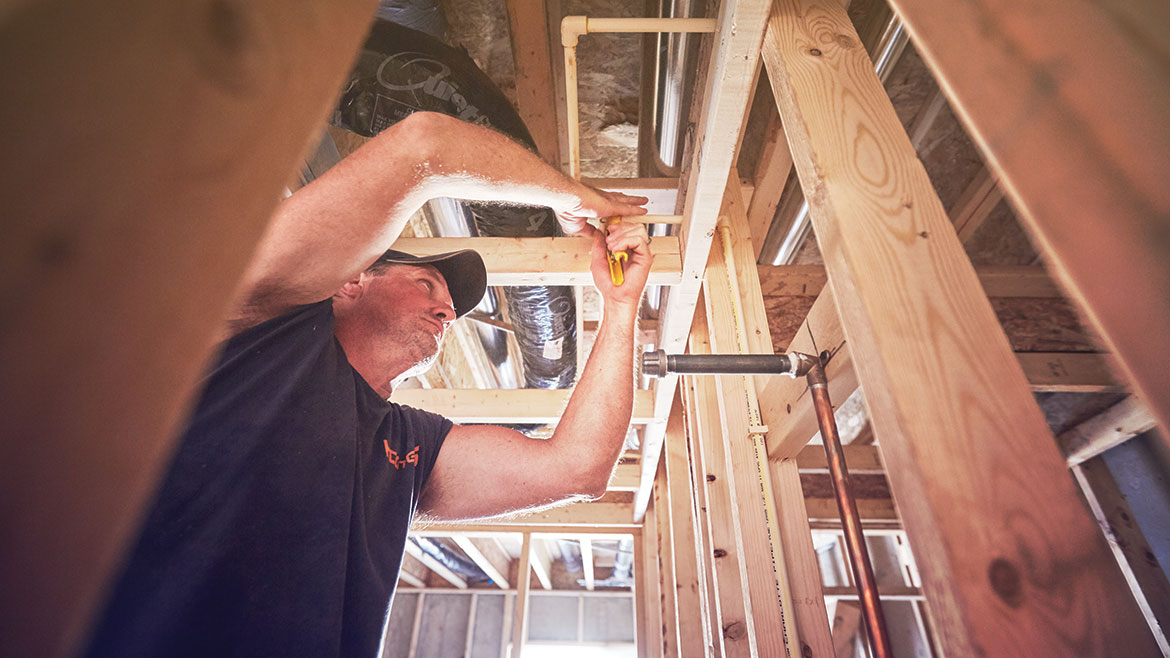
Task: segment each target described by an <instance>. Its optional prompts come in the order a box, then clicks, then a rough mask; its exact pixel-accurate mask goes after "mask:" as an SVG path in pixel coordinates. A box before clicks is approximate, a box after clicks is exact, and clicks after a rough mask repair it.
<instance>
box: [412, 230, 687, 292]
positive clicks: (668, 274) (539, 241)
mask: <svg viewBox="0 0 1170 658" xmlns="http://www.w3.org/2000/svg"><path fill="white" fill-rule="evenodd" d="M394 248H395V249H399V250H401V251H405V252H407V253H410V254H414V255H416V256H430V255H434V254H441V253H445V252H448V251H458V250H460V249H475V250H476V251H478V252H479V254H480V255H481V256H483V261H484V265H486V266H487V272H488V279H487V283H488V285H489V286H532V285H573V286H585V285H593V275H592V274H591V273H590V272H589V263H590V260H589V259H590V256H589V252H590V249H591V248H592V243H591V242H590V241H589V240H585V239H582V238H580V237H568V238H399V239H398V241H396V242H395V243H394ZM650 250H651V251H652V252H653V253H654V265H653V266H652V267H651V270H650V279H649V285H665V286H669V285H675V284H677V283H678V282H679V279H680V274H679V271H680V267H681V264H680V263H681V261H680V256H679V248H678V240H676V239H674V238H671V237H668V236H660V237H659V238H658V239H656V240H654V243H653V244H652V245H651V246H650Z"/></svg>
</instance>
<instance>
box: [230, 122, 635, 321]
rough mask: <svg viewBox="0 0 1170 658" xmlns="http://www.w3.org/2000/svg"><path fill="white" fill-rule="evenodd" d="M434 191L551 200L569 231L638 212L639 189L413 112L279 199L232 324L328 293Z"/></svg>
mask: <svg viewBox="0 0 1170 658" xmlns="http://www.w3.org/2000/svg"><path fill="white" fill-rule="evenodd" d="M438 196H446V197H454V198H462V199H474V200H481V201H504V202H513V203H521V204H526V205H538V206H548V207H550V208H552V209H553V210H554V211H555V212H556V213H557V217H558V219H559V220H560V222H561V225H562V226H564V227H565V230H566V231H567V232H573V231H574V230H580V225H581V224H582V223H583V222H584V220H585V219H586V218H590V217H598V216H607V215H619V214H624V215H634V214H641V213H643V212H645V211H644V210H643V209H641V208H640V207H638V206H637V205H635V204H636V203H637V202H638V201H639V199H637V198H633V197H625V196H624V195H620V194H613V193H606V194H602V193H599V192H597V191H596V190H593V189H592V188H589V187H587V186H585V185H582V184H580V183H578V182H576V181H573V180H571V179H569V178H567V177H565V176H563V175H562V174H560V173H559V172H558V171H556V170H555V169H553V168H551V167H549V166H548V165H547V164H545V163H544V162H543V161H542V160H541V159H540V158H539V157H537V156H536V155H535V154H533V153H531V152H529V151H528V150H527V149H525V148H524V147H523V146H521V145H519V144H517V143H516V142H514V141H512V140H511V139H509V138H508V137H505V136H503V135H501V134H499V133H496V132H493V131H491V130H488V129H486V128H482V127H480V126H476V125H472V124H469V123H466V122H464V121H460V120H458V119H455V118H452V117H448V116H446V115H442V114H435V113H430V112H419V113H416V114H412V115H410V116H409V117H407V118H405V119H403V120H402V121H400V122H398V123H396V124H394V125H393V126H391V127H390V128H387V129H386V130H385V131H383V132H382V133H381V134H380V135H378V136H377V137H375V138H374V139H372V140H370V142H369V143H367V144H365V145H364V146H362V147H361V148H360V149H358V150H357V151H355V152H354V153H353V154H352V155H350V156H349V157H347V158H345V159H344V160H342V161H341V162H340V163H338V164H337V165H336V166H334V167H333V168H332V169H330V170H329V171H328V172H327V173H326V174H325V175H324V176H322V177H321V178H319V179H317V180H315V181H313V182H312V183H310V184H309V185H307V186H305V187H304V188H302V189H300V190H299V191H297V193H296V194H294V195H292V196H291V197H289V198H288V199H287V200H285V201H284V202H283V203H281V205H280V206H279V208H278V209H277V213H276V216H275V217H274V218H273V220H272V222H271V224H270V226H269V228H268V230H267V232H266V233H265V236H264V238H263V240H262V241H261V243H260V246H259V247H258V248H257V251H256V253H255V254H254V256H253V259H252V263H251V265H250V266H249V268H248V271H247V273H246V274H245V276H244V280H243V282H242V283H241V285H240V288H239V289H238V291H237V294H236V300H237V301H236V304H235V306H234V311H233V314H232V317H231V318H230V324H231V329H232V331H233V332H234V331H239V330H241V329H244V328H246V327H249V326H252V325H255V324H258V323H260V322H262V321H264V320H266V319H268V318H271V317H275V316H277V315H280V314H281V313H283V312H285V311H287V310H288V309H290V308H292V307H293V306H297V305H299V304H307V303H311V302H316V301H320V300H322V299H326V298H328V297H329V296H331V295H332V294H333V293H334V292H335V291H337V289H338V288H340V287H341V286H342V284H344V283H345V282H346V281H348V280H350V279H351V278H352V277H354V276H356V275H357V274H358V273H359V272H361V271H362V270H364V269H365V268H367V267H369V266H370V264H371V263H373V262H374V260H376V259H377V258H378V256H380V255H381V254H382V253H383V252H384V251H386V250H387V249H389V248H390V246H391V245H392V244H393V243H394V241H395V240H396V239H398V236H399V234H400V233H401V232H402V229H403V227H404V226H405V225H406V222H407V220H408V219H409V218H410V216H411V215H412V214H413V213H414V212H415V211H417V210H418V209H419V208H420V207H421V206H422V205H423V203H425V202H426V201H427V200H429V199H432V198H434V197H438ZM641 201H642V202H644V201H645V200H644V199H641Z"/></svg>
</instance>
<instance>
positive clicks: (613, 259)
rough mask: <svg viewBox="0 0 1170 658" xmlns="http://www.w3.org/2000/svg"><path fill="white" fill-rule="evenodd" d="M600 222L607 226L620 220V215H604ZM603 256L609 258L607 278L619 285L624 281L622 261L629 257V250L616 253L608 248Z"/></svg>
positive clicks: (624, 274)
mask: <svg viewBox="0 0 1170 658" xmlns="http://www.w3.org/2000/svg"><path fill="white" fill-rule="evenodd" d="M601 221H602V223H603V224H604V225H605V226H606V227H609V226H611V225H613V224H617V223H618V222H620V221H622V218H621V217H606V218H605V219H603V220H601ZM605 257H606V258H607V259H608V260H609V280H610V281H612V282H613V285H615V286H620V285H622V284H623V283H625V281H626V273H625V271H624V270H623V269H622V263H624V262H626V260H628V259H629V258H630V254H629V252H626V251H619V252H617V253H616V254H615V253H614V252H612V251H610V250H608V249H606V250H605Z"/></svg>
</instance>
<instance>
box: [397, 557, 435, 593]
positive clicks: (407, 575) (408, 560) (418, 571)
mask: <svg viewBox="0 0 1170 658" xmlns="http://www.w3.org/2000/svg"><path fill="white" fill-rule="evenodd" d="M429 571H430V569H428V568H427V565H425V564H423V563H422V562H420V561H419V559H418V558H416V557H415V556H414V555H412V554H410V553H404V554H403V555H402V568H401V569H399V570H398V580H400V581H401V582H404V583H406V584H407V585H409V586H411V587H414V588H418V589H422V588H425V587H426V586H427V573H428V572H429Z"/></svg>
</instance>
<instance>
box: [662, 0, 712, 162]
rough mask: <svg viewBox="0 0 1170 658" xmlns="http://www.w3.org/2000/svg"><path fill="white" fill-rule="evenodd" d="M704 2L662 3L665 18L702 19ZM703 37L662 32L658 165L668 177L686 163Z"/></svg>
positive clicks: (670, 0) (671, 0)
mask: <svg viewBox="0 0 1170 658" xmlns="http://www.w3.org/2000/svg"><path fill="white" fill-rule="evenodd" d="M703 8H704V3H702V2H701V1H700V0H659V3H658V15H659V16H660V17H662V18H700V17H702V14H703ZM700 38H701V36H700V35H699V34H682V33H677V32H670V33H665V32H664V33H659V34H658V35H657V38H656V41H657V49H656V53H655V55H656V57H655V62H654V112H653V114H652V118H653V123H652V125H651V129H652V130H653V131H654V160H655V161H654V164H655V166H656V167H657V168H658V169H659V170H660V171H661V172H662V173H663V174H666V175H668V176H677V175H678V172H679V167H680V165H681V164H682V157H683V148H684V146H685V142H686V140H685V135H684V130H683V124H684V123H685V120H686V117H687V114H688V113H689V112H690V105H691V98H692V97H693V96H694V81H695V69H696V68H697V67H698V56H699V39H700Z"/></svg>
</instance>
